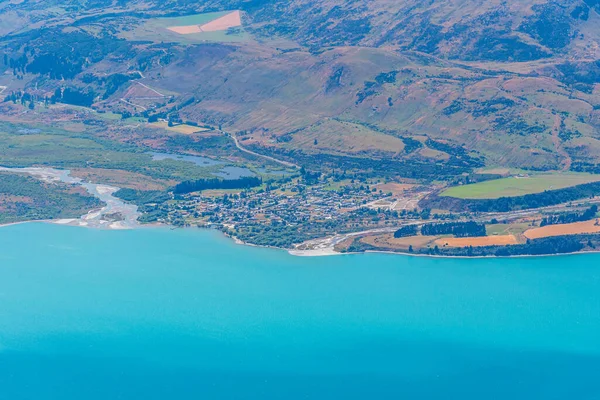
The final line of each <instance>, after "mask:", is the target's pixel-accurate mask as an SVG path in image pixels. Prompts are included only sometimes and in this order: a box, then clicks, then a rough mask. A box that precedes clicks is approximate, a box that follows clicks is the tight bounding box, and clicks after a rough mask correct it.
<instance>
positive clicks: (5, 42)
mask: <svg viewBox="0 0 600 400" xmlns="http://www.w3.org/2000/svg"><path fill="white" fill-rule="evenodd" d="M238 11H239V15H240V16H241V20H236V17H235V16H236V15H238ZM599 13H600V2H598V1H596V0H585V1H575V0H568V1H561V2H557V1H548V0H524V1H520V2H518V3H515V4H510V3H508V2H501V1H496V0H494V1H487V2H484V1H481V0H442V1H435V2H428V3H424V2H421V1H416V0H408V1H403V2H396V1H389V0H377V1H371V2H364V1H340V0H320V1H312V0H311V1H309V0H295V1H279V0H274V1H263V0H251V1H240V0H230V1H226V0H214V1H205V2H201V3H199V2H197V1H160V2H159V1H142V0H140V1H133V2H123V1H109V0H104V1H102V0H98V1H88V2H81V1H54V2H46V1H45V2H41V1H35V0H29V1H23V2H17V1H14V2H4V3H2V5H0V34H1V35H3V36H2V38H1V39H0V41H1V42H2V46H3V48H4V49H5V50H4V52H5V54H6V57H5V60H4V61H5V63H6V64H5V65H4V66H0V68H3V69H4V70H5V73H4V74H3V75H2V76H1V77H0V86H4V87H6V88H5V89H4V92H3V96H6V95H8V94H10V93H13V92H22V93H27V94H28V96H31V98H34V99H36V100H37V101H42V100H43V99H44V98H49V99H52V101H57V102H66V103H76V104H79V105H84V106H88V107H93V108H95V109H97V110H100V111H113V112H119V113H126V114H128V115H129V114H131V115H138V116H143V117H146V118H148V117H151V118H152V117H154V118H166V119H170V120H175V121H177V120H181V121H195V122H196V123H200V124H208V125H211V126H213V127H215V128H217V129H219V130H223V131H225V132H230V133H234V134H236V135H237V136H238V137H239V139H240V142H241V143H243V144H244V146H246V147H249V148H252V149H254V150H256V151H259V152H263V153H266V154H276V155H278V156H280V157H283V158H289V159H290V160H295V161H298V162H299V163H301V164H303V165H311V166H315V167H316V166H321V167H323V168H327V167H331V168H335V167H336V166H337V167H343V168H350V169H359V170H373V171H379V172H381V171H382V170H383V171H392V173H393V174H398V175H400V176H409V177H415V176H416V177H418V176H419V174H420V172H419V170H420V169H422V168H425V167H424V166H428V167H427V168H431V166H434V169H433V170H432V173H434V174H439V176H440V177H444V176H452V175H456V174H460V173H462V172H467V171H470V170H472V169H475V168H479V167H482V166H484V165H488V166H505V167H518V168H524V169H533V170H574V171H592V172H598V171H600V167H599V166H598V164H600V152H599V151H598V150H600V131H599V128H600V111H599V110H600V89H599V87H598V86H597V84H598V83H600V54H599V51H600V49H599V46H598V44H599V43H600V14H599ZM195 14H201V15H195ZM194 15H195V16H194ZM227 16H231V17H227ZM224 17H227V18H229V19H227V18H225V23H223V22H222V21H223V20H219V21H217V20H218V19H219V18H224ZM238 18H239V17H238ZM214 21H217V22H214ZM209 23H210V24H209ZM207 24H208V25H207ZM203 26H204V29H202V27H203ZM181 32H184V33H181ZM188 33H189V34H188ZM0 65H1V64H0ZM0 90H2V89H1V88H0ZM57 90H58V91H57ZM29 98H30V97H27V99H29ZM19 99H21V98H19ZM8 100H9V102H10V100H13V101H14V102H17V101H16V99H11V98H8ZM5 112H7V113H11V112H14V113H18V112H20V111H18V110H15V109H13V108H10V109H9V108H6V107H5ZM317 155H318V156H319V160H318V162H316V163H315V158H314V157H315V156H317ZM415 166H416V167H415ZM415 169H417V171H415Z"/></svg>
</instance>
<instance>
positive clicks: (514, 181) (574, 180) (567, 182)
mask: <svg viewBox="0 0 600 400" xmlns="http://www.w3.org/2000/svg"><path fill="white" fill-rule="evenodd" d="M596 181H600V175H592V174H584V173H556V174H540V175H532V176H529V177H510V178H503V179H494V180H491V181H485V182H480V183H474V184H470V185H462V186H454V187H451V188H448V189H446V190H445V191H443V192H442V193H441V196H447V197H456V198H459V199H497V198H500V197H514V196H523V195H526V194H532V193H540V192H543V191H545V190H555V189H562V188H566V187H570V186H575V185H581V184H584V183H590V182H596Z"/></svg>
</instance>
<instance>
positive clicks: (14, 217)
mask: <svg viewBox="0 0 600 400" xmlns="http://www.w3.org/2000/svg"><path fill="white" fill-rule="evenodd" d="M101 205H102V203H100V201H99V200H97V199H96V198H95V197H93V196H91V195H89V194H88V193H86V192H82V191H81V189H78V188H75V187H72V186H68V185H66V184H62V183H45V182H42V181H40V180H38V179H35V178H32V177H29V176H25V175H20V174H11V173H5V172H0V224H4V223H11V222H19V221H34V220H49V219H60V218H79V217H81V216H82V215H85V214H87V213H88V212H89V211H90V210H92V209H94V208H99V207H101Z"/></svg>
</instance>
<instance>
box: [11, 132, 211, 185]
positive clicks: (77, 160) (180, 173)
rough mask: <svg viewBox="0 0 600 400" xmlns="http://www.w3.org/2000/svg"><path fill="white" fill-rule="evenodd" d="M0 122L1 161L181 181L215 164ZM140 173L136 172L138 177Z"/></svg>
mask: <svg viewBox="0 0 600 400" xmlns="http://www.w3.org/2000/svg"><path fill="white" fill-rule="evenodd" d="M25 128H31V127H25V126H22V125H13V124H6V123H0V165H1V166H5V167H30V166H51V167H55V168H63V169H73V168H80V169H108V170H122V171H128V172H132V173H136V174H140V175H142V176H146V177H148V178H153V179H158V180H166V181H181V180H188V179H200V178H206V177H212V175H211V172H215V171H213V170H214V168H212V169H211V168H210V167H208V168H207V167H200V166H197V165H195V164H193V163H190V162H185V161H180V160H161V161H153V160H152V156H151V155H150V154H148V153H146V152H145V149H142V148H138V147H135V146H132V145H123V144H121V143H117V142H111V141H107V140H105V139H100V138H97V137H94V136H93V134H86V133H79V132H69V131H66V130H62V129H58V128H47V127H44V128H43V129H38V128H35V127H34V129H25ZM142 176H139V178H140V179H141V178H142Z"/></svg>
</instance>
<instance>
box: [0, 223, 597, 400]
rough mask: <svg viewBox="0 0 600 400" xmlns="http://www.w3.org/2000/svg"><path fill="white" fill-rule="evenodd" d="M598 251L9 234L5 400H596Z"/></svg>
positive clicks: (88, 232)
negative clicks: (398, 249) (452, 254)
mask: <svg viewBox="0 0 600 400" xmlns="http://www.w3.org/2000/svg"><path fill="white" fill-rule="evenodd" d="M598 377H600V255H593V254H591V255H577V256H567V257H547V258H523V259H471V260H464V259H430V258H418V257H406V256H397V255H386V254H365V255H344V256H335V257H314V258H308V257H293V256H290V255H288V254H287V253H286V252H283V251H276V250H269V249H259V248H251V247H245V246H238V245H235V244H234V243H233V242H232V241H230V240H228V239H226V238H224V237H223V236H221V235H220V234H218V233H216V232H211V231H201V230H175V231H171V230H169V229H139V230H131V231H106V230H93V229H85V228H75V227H64V226H55V225H49V224H23V225H15V226H9V227H3V228H0V399H2V400H4V399H10V400H12V399H36V400H43V399H61V400H75V399H77V400H79V399H86V400H97V399H98V400H99V399H140V400H141V399H143V400H148V399H459V398H460V399H477V400H479V399H511V400H512V399H527V400H530V399H598V398H600V385H599V384H598Z"/></svg>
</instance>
